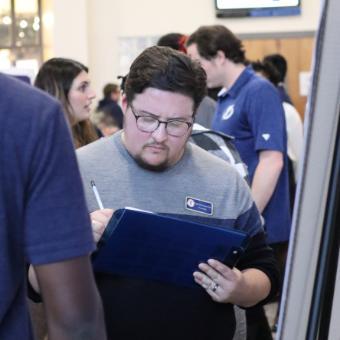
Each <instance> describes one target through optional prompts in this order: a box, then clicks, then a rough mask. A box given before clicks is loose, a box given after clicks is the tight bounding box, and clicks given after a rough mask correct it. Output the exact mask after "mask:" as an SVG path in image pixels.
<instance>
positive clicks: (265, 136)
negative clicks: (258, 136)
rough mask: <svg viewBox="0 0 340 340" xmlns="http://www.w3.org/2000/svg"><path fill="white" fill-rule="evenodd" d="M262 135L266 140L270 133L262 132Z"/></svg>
mask: <svg viewBox="0 0 340 340" xmlns="http://www.w3.org/2000/svg"><path fill="white" fill-rule="evenodd" d="M262 137H263V139H264V140H265V141H267V140H268V139H269V138H270V133H263V134H262Z"/></svg>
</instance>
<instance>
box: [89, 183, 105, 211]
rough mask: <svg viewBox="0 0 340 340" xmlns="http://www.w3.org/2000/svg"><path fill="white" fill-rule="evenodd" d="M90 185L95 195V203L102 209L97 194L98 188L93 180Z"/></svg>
mask: <svg viewBox="0 0 340 340" xmlns="http://www.w3.org/2000/svg"><path fill="white" fill-rule="evenodd" d="M91 187H92V190H93V193H94V196H95V197H96V201H97V204H98V206H99V209H104V206H103V202H102V200H101V198H100V196H99V193H98V190H97V187H96V183H95V182H94V180H92V181H91Z"/></svg>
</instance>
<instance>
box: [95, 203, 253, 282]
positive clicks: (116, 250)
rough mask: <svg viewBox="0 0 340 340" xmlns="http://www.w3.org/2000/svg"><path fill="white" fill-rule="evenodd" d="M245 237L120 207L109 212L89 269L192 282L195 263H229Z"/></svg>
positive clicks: (242, 247)
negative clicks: (91, 266) (109, 215)
mask: <svg viewBox="0 0 340 340" xmlns="http://www.w3.org/2000/svg"><path fill="white" fill-rule="evenodd" d="M248 242H249V236H248V235H247V234H246V233H245V232H242V231H239V230H235V229H231V228H222V227H212V226H209V225H205V224H200V223H196V222H191V221H188V220H182V219H178V218H175V217H168V216H164V215H159V214H156V213H151V212H146V211H141V210H135V209H133V208H125V209H119V210H116V211H115V213H114V215H113V216H112V218H111V220H110V222H109V224H108V225H107V227H106V229H105V231H104V233H103V235H102V238H101V239H100V241H99V243H98V249H97V251H96V252H95V253H94V254H93V255H92V264H93V268H94V271H95V272H101V273H109V274H117V275H121V276H127V277H135V278H142V279H146V280H156V281H161V282H165V283H170V284H175V285H180V286H187V287H193V286H196V283H195V282H194V280H193V275H192V274H193V272H194V271H196V270H198V264H199V263H201V262H205V261H207V260H208V259H210V258H214V259H217V260H219V261H222V262H224V263H225V264H227V265H229V266H230V267H233V266H234V265H235V264H236V262H237V260H238V259H239V257H240V256H241V255H242V253H243V252H244V250H245V248H246V246H247V244H248Z"/></svg>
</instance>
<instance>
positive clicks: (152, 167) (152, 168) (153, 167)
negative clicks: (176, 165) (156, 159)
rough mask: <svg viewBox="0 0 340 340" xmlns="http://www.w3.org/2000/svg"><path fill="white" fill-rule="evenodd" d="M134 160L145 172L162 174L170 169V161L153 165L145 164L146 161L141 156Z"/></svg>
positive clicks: (135, 157)
mask: <svg viewBox="0 0 340 340" xmlns="http://www.w3.org/2000/svg"><path fill="white" fill-rule="evenodd" d="M133 159H134V161H135V162H136V163H137V164H138V165H139V166H140V167H141V168H143V169H145V170H150V171H154V172H162V171H164V170H166V169H168V168H169V163H168V160H164V161H163V162H161V163H159V164H156V165H153V164H149V163H147V162H145V161H144V159H143V158H142V157H140V156H134V157H133Z"/></svg>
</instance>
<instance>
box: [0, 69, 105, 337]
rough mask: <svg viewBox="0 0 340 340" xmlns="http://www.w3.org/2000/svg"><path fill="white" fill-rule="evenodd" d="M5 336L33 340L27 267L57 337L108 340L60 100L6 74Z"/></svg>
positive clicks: (1, 253) (0, 122) (1, 242)
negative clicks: (33, 271)
mask: <svg viewBox="0 0 340 340" xmlns="http://www.w3.org/2000/svg"><path fill="white" fill-rule="evenodd" d="M0 127H1V134H0V164H1V166H0V339H4V340H5V339H6V340H12V339H13V340H17V339H22V340H30V339H33V334H32V330H31V324H30V316H29V313H28V308H27V299H26V264H27V263H31V264H32V265H33V266H34V269H35V271H36V274H37V277H38V281H39V285H40V288H41V293H42V297H43V302H44V308H45V311H46V316H47V324H48V335H49V336H48V338H49V339H50V340H53V339H58V340H69V339H72V340H75V339H96V340H97V339H106V336H105V329H104V321H103V313H102V306H101V302H100V298H99V295H98V293H97V290H96V286H95V281H94V278H93V274H92V268H91V265H90V261H89V254H90V253H91V252H92V251H93V249H94V244H93V236H92V232H91V228H90V221H89V217H88V214H87V210H86V206H85V200H84V194H83V190H82V187H81V182H80V176H79V172H78V167H77V162H76V159H75V155H74V151H73V145H72V141H71V137H70V134H69V131H68V130H69V129H68V128H67V126H66V122H65V119H64V114H63V112H62V111H61V108H60V105H59V104H58V103H57V102H56V101H55V100H53V99H52V98H50V97H49V96H47V95H46V94H43V93H42V92H40V91H38V90H36V89H33V88H32V87H30V86H28V85H25V84H24V83H22V82H21V81H19V80H15V79H12V78H9V77H8V76H5V75H3V74H0Z"/></svg>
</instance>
